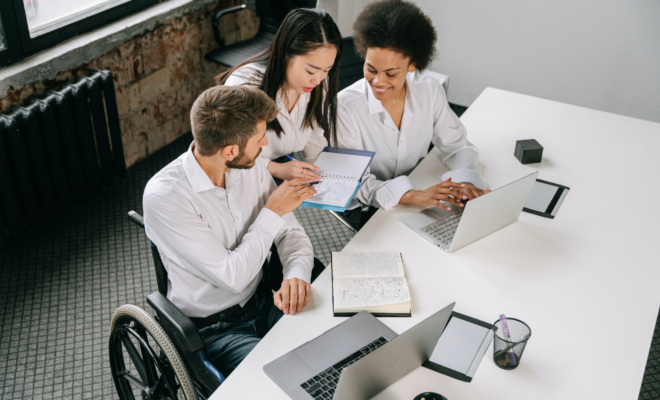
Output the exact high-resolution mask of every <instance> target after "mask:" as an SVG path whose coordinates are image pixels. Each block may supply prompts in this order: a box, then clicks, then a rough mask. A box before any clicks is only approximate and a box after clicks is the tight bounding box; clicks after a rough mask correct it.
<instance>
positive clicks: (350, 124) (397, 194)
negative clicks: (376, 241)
mask: <svg viewBox="0 0 660 400" xmlns="http://www.w3.org/2000/svg"><path fill="white" fill-rule="evenodd" d="M338 103H339V108H338V120H337V136H338V141H339V147H345V148H350V149H360V150H370V151H375V152H376V156H375V157H374V159H373V161H372V162H371V165H370V168H369V170H368V171H367V173H366V174H365V176H364V177H363V179H362V187H361V188H360V190H359V191H358V193H357V195H356V196H355V198H356V199H358V200H359V201H360V202H362V203H363V204H368V205H372V206H375V207H382V208H385V209H389V208H391V207H394V206H395V205H397V204H399V201H400V200H401V197H402V196H403V195H404V194H405V193H406V192H408V191H409V190H411V189H412V188H413V187H412V184H411V183H410V179H409V178H408V174H409V173H410V172H411V171H412V170H413V169H414V168H415V167H416V166H417V164H418V163H419V162H420V161H421V160H422V159H423V158H424V157H425V156H426V154H427V153H428V149H429V146H430V144H431V143H433V144H434V145H435V146H436V147H437V148H438V149H439V150H440V154H441V156H442V160H443V161H444V163H445V164H446V165H447V166H448V167H449V168H450V169H451V171H449V172H447V173H445V174H444V175H443V176H442V179H443V180H445V179H447V178H449V177H451V178H452V181H454V182H470V183H472V184H473V185H475V186H476V187H478V188H481V189H485V188H486V182H485V180H484V179H483V177H482V176H481V172H479V170H478V169H477V160H478V158H479V152H478V151H477V148H476V147H475V146H474V145H473V144H472V143H470V142H468V140H467V132H466V131H465V127H464V126H463V124H462V123H461V120H460V119H458V117H457V116H456V114H454V112H453V111H452V110H451V108H449V103H448V102H447V97H446V95H445V91H444V89H443V88H442V86H441V85H440V84H439V83H438V82H437V81H436V80H435V79H433V78H431V77H429V76H427V75H424V73H419V72H415V73H408V74H407V76H406V99H405V108H404V110H403V118H402V120H401V129H400V130H399V129H398V128H397V127H396V125H395V124H394V121H392V118H391V117H390V114H389V113H388V112H387V111H386V110H385V108H384V107H383V105H382V104H381V102H380V100H378V99H376V98H375V97H374V94H373V92H372V90H371V87H370V86H369V83H368V82H367V80H366V79H364V78H362V79H360V80H359V81H357V82H355V83H354V84H353V85H351V86H349V87H347V88H346V89H344V90H342V91H341V92H340V93H339V96H338ZM357 206H358V203H357V201H355V200H353V202H352V203H351V205H350V206H349V207H348V208H349V209H353V208H356V207H357Z"/></svg>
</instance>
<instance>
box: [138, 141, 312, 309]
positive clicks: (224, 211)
mask: <svg viewBox="0 0 660 400" xmlns="http://www.w3.org/2000/svg"><path fill="white" fill-rule="evenodd" d="M225 187H226V189H223V188H221V187H217V186H215V185H214V184H213V183H212V182H211V180H210V179H209V177H208V175H206V173H205V172H204V170H203V169H202V168H201V167H200V166H199V163H197V160H196V159H195V156H194V155H193V152H192V145H191V147H190V149H189V150H188V151H187V152H186V153H184V154H182V155H181V156H180V157H179V158H177V159H176V160H174V161H172V162H171V163H170V164H169V165H167V166H166V167H165V168H163V169H162V170H160V171H159V172H158V173H157V174H156V175H154V176H153V178H151V179H150V180H149V182H148V183H147V187H146V188H145V190H144V197H143V199H142V202H143V205H144V222H145V225H146V232H147V236H148V237H149V239H151V241H153V242H154V244H156V246H158V250H159V251H160V255H161V258H162V260H163V264H164V265H165V269H166V270H167V273H168V279H169V285H168V291H167V298H168V299H170V300H171V301H172V303H174V305H176V306H177V307H178V308H179V309H180V310H181V311H182V312H183V313H184V314H185V315H187V316H189V317H207V316H209V315H211V314H213V313H217V312H219V311H221V310H224V309H226V308H229V307H231V306H234V305H236V304H240V305H241V306H243V305H245V303H246V302H247V301H248V300H249V299H250V297H251V296H252V295H253V294H254V292H255V290H256V288H257V284H258V283H259V280H260V279H261V267H262V265H263V263H264V260H265V259H266V256H267V255H268V252H269V251H270V247H271V245H272V244H273V243H275V245H276V246H277V250H278V253H279V255H280V259H281V260H282V265H283V266H284V271H283V272H284V279H290V278H294V277H295V278H298V279H302V280H304V281H306V282H310V278H311V274H312V266H313V262H314V256H313V254H314V253H313V250H312V243H311V241H310V240H309V237H307V234H306V233H305V231H304V230H303V228H302V227H301V226H300V224H298V221H297V220H296V217H295V216H294V215H293V213H288V214H286V215H284V216H282V217H281V218H280V217H279V216H278V215H277V214H275V213H274V212H273V211H271V210H269V209H267V208H264V205H265V204H266V200H268V196H269V195H270V193H271V192H272V191H273V190H274V189H275V188H276V187H277V186H276V185H275V181H273V178H272V176H271V175H270V174H269V173H268V170H267V169H266V165H265V161H264V160H262V159H261V158H260V157H257V160H256V163H255V165H254V167H252V168H250V169H232V170H230V171H229V172H228V173H227V174H225Z"/></svg>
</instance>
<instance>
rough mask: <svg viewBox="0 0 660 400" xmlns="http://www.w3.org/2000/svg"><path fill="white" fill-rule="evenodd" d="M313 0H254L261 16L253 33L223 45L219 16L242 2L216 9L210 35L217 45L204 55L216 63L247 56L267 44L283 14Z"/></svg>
mask: <svg viewBox="0 0 660 400" xmlns="http://www.w3.org/2000/svg"><path fill="white" fill-rule="evenodd" d="M315 6H316V0H280V1H270V0H257V1H256V7H255V8H256V9H255V12H256V14H257V16H258V17H259V19H260V24H259V31H258V32H257V34H256V35H254V37H252V38H250V39H247V40H244V41H242V42H239V43H234V44H231V45H229V46H225V40H224V38H222V37H221V36H220V30H219V26H220V23H221V21H220V19H221V18H222V17H224V16H227V15H229V14H233V13H235V12H238V11H241V10H244V9H245V8H246V7H245V4H243V5H240V6H237V7H231V8H227V9H224V10H220V11H218V12H216V13H215V14H214V15H213V17H212V19H211V24H212V26H213V35H214V36H215V41H216V42H217V43H218V46H220V48H218V49H215V50H213V51H211V52H210V53H208V54H206V56H204V58H205V59H206V60H208V61H211V62H214V63H216V64H221V65H226V66H228V67H233V66H235V65H237V64H239V63H240V62H242V61H243V60H245V59H247V58H248V57H250V56H253V55H255V54H257V53H259V52H261V51H263V50H265V49H266V47H268V45H269V44H270V42H272V41H273V38H274V37H275V33H277V30H278V29H279V27H280V24H281V23H282V21H283V20H284V17H285V16H286V14H287V13H288V12H289V11H291V9H293V8H295V7H302V8H314V7H315Z"/></svg>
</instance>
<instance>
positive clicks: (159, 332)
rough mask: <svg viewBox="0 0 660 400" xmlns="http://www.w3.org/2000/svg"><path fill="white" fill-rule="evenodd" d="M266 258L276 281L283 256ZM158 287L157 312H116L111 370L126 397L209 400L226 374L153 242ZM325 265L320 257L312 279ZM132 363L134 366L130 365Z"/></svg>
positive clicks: (134, 217) (129, 308)
mask: <svg viewBox="0 0 660 400" xmlns="http://www.w3.org/2000/svg"><path fill="white" fill-rule="evenodd" d="M128 218H129V219H130V220H131V221H132V222H134V223H135V224H137V225H138V226H139V227H141V228H143V229H144V219H143V218H142V216H140V215H139V214H138V213H136V212H135V211H130V212H129V213H128ZM271 250H273V252H272V253H271V255H269V256H268V257H267V259H266V263H265V264H264V273H263V275H262V279H263V280H264V281H265V282H264V283H271V285H270V286H271V289H273V285H272V282H273V281H276V280H278V279H279V278H280V277H279V276H276V275H275V274H272V276H271V272H270V271H271V270H270V268H269V266H270V265H277V262H271V260H273V259H274V258H273V257H275V258H277V257H279V256H278V255H276V253H275V251H276V249H275V248H274V247H273V248H272V249H271ZM151 256H152V258H153V260H154V266H155V268H156V282H157V284H158V291H157V292H153V293H150V294H149V295H148V296H147V303H148V304H149V305H150V306H151V307H152V308H153V309H154V310H155V314H154V316H153V317H152V316H150V315H149V313H148V312H146V311H145V310H143V309H142V308H140V307H137V306H134V305H130V304H126V305H123V306H121V307H119V308H117V310H115V312H114V313H113V315H112V320H111V322H110V343H109V356H110V369H111V372H112V378H113V380H114V382H115V388H116V389H117V394H118V395H119V398H120V399H121V400H134V399H135V397H136V396H137V397H138V398H139V397H142V399H148V400H160V399H171V400H174V399H186V400H197V399H202V400H206V399H208V398H209V397H210V396H211V394H212V393H213V392H214V391H215V390H216V389H217V388H218V387H219V386H220V384H221V383H222V382H224V380H225V377H224V376H223V374H222V373H221V372H220V371H218V369H217V368H215V366H213V364H212V363H211V361H210V360H209V356H208V353H207V352H206V346H205V345H204V341H203V340H202V338H201V336H200V334H199V331H198V330H197V326H196V325H195V324H194V323H193V322H192V321H191V320H190V319H189V318H188V317H187V316H185V315H184V314H183V313H182V312H181V310H179V309H178V308H177V307H176V306H175V305H174V304H172V302H171V301H169V300H168V299H167V282H168V280H167V270H166V269H165V266H164V265H163V262H162V260H161V259H160V254H159V253H158V248H157V247H156V245H155V244H154V243H153V242H152V243H151ZM324 268H325V266H324V265H323V263H322V262H321V261H319V260H318V259H316V258H314V268H313V271H312V279H311V280H312V282H313V281H314V279H315V278H316V277H317V276H318V275H320V273H321V272H323V269H324ZM131 364H132V367H131V368H132V369H133V370H134V371H135V372H132V371H131V370H129V368H128V367H129V366H130V365H131Z"/></svg>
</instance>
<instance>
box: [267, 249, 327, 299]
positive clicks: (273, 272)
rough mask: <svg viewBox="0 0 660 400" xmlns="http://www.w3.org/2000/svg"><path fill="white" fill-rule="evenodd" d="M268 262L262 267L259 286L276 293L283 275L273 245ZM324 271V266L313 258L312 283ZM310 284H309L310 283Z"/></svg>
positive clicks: (280, 262) (278, 257)
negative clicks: (262, 273)
mask: <svg viewBox="0 0 660 400" xmlns="http://www.w3.org/2000/svg"><path fill="white" fill-rule="evenodd" d="M270 251H271V254H270V262H268V260H266V261H265V262H264V266H263V272H264V275H263V278H262V280H261V283H260V286H262V285H263V289H266V290H274V291H276V292H277V291H278V290H280V288H281V287H282V281H283V280H284V273H283V271H282V268H283V266H282V261H281V260H280V255H279V254H278V253H277V247H275V245H273V246H271V248H270ZM324 269H325V265H323V263H322V262H321V261H320V260H319V259H317V258H316V257H314V267H313V268H312V282H314V281H315V280H316V278H318V276H319V275H321V272H323V270H324ZM312 282H310V283H312Z"/></svg>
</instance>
